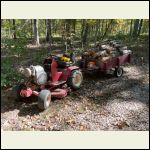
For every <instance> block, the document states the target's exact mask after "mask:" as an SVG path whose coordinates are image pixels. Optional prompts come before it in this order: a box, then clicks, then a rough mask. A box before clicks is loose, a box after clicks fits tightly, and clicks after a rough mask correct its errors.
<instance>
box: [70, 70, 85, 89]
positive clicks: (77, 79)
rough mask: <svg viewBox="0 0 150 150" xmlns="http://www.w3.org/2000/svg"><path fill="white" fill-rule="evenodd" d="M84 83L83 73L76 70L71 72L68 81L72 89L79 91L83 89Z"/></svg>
mask: <svg viewBox="0 0 150 150" xmlns="http://www.w3.org/2000/svg"><path fill="white" fill-rule="evenodd" d="M82 81H83V76H82V73H81V71H79V70H74V71H72V72H71V75H70V77H69V79H68V85H69V86H70V87H71V88H72V89H74V90H77V89H79V88H80V87H81V84H82Z"/></svg>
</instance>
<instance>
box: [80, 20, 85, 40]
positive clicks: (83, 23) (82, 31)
mask: <svg viewBox="0 0 150 150" xmlns="http://www.w3.org/2000/svg"><path fill="white" fill-rule="evenodd" d="M81 28H82V29H81V41H82V39H83V33H84V28H85V19H83V20H82V27H81Z"/></svg>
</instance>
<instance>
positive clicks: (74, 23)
mask: <svg viewBox="0 0 150 150" xmlns="http://www.w3.org/2000/svg"><path fill="white" fill-rule="evenodd" d="M72 22H73V33H74V34H75V33H76V19H73V21H72Z"/></svg>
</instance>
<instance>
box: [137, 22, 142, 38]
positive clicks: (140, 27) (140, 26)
mask: <svg viewBox="0 0 150 150" xmlns="http://www.w3.org/2000/svg"><path fill="white" fill-rule="evenodd" d="M142 25H143V19H141V20H140V24H139V29H138V36H139V35H140V33H141V29H142Z"/></svg>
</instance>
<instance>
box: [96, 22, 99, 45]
mask: <svg viewBox="0 0 150 150" xmlns="http://www.w3.org/2000/svg"><path fill="white" fill-rule="evenodd" d="M99 27H100V20H96V29H95V44H96V42H97V38H98V36H99V32H98V31H99Z"/></svg>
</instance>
